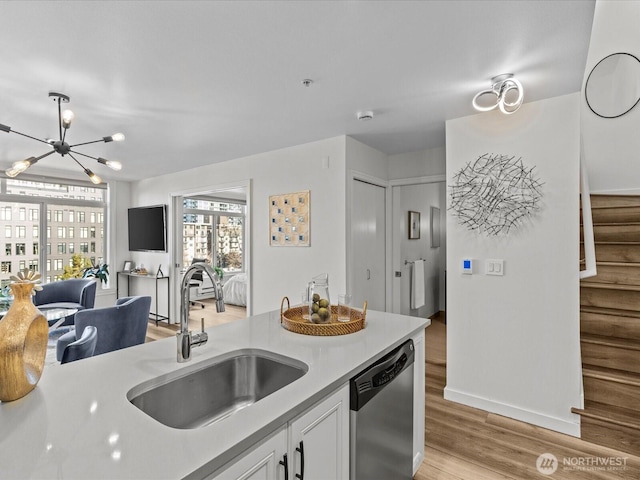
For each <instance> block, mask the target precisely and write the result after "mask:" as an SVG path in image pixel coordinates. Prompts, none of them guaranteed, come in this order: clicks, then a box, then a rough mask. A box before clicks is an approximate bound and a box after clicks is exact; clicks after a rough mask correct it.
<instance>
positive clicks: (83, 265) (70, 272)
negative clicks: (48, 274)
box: [62, 253, 109, 284]
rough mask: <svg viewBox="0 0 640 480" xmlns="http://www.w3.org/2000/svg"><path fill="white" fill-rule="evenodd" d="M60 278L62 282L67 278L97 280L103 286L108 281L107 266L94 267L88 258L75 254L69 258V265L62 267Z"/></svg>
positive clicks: (103, 264)
mask: <svg viewBox="0 0 640 480" xmlns="http://www.w3.org/2000/svg"><path fill="white" fill-rule="evenodd" d="M62 278H63V280H67V279H69V278H97V279H100V281H101V282H102V283H103V284H106V283H107V281H108V280H109V266H108V265H107V264H106V263H99V264H98V265H94V264H93V263H91V260H89V259H88V258H86V257H83V256H82V255H80V254H79V253H75V254H73V255H72V256H71V265H67V266H66V267H64V273H63V274H62Z"/></svg>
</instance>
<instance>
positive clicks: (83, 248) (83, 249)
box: [80, 242, 89, 253]
mask: <svg viewBox="0 0 640 480" xmlns="http://www.w3.org/2000/svg"><path fill="white" fill-rule="evenodd" d="M80 252H82V253H89V244H88V243H87V242H80Z"/></svg>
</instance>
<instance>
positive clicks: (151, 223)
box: [129, 205, 167, 252]
mask: <svg viewBox="0 0 640 480" xmlns="http://www.w3.org/2000/svg"><path fill="white" fill-rule="evenodd" d="M129 251H131V252H166V251H167V206H166V205H152V206H149V207H134V208H130V209H129Z"/></svg>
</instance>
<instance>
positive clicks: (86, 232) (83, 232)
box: [80, 227, 89, 238]
mask: <svg viewBox="0 0 640 480" xmlns="http://www.w3.org/2000/svg"><path fill="white" fill-rule="evenodd" d="M80 238H89V229H88V228H87V227H80Z"/></svg>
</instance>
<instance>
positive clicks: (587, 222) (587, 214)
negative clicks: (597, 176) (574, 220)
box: [580, 148, 598, 279]
mask: <svg viewBox="0 0 640 480" xmlns="http://www.w3.org/2000/svg"><path fill="white" fill-rule="evenodd" d="M582 150H583V149H582V148H581V149H580V192H581V193H582V232H583V233H582V235H583V238H584V257H585V258H584V269H581V270H580V279H583V278H589V277H595V276H596V275H597V273H598V272H597V269H596V247H595V241H594V237H593V217H592V216H591V192H590V190H589V174H588V172H587V166H586V165H585V161H584V153H583V152H582Z"/></svg>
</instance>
